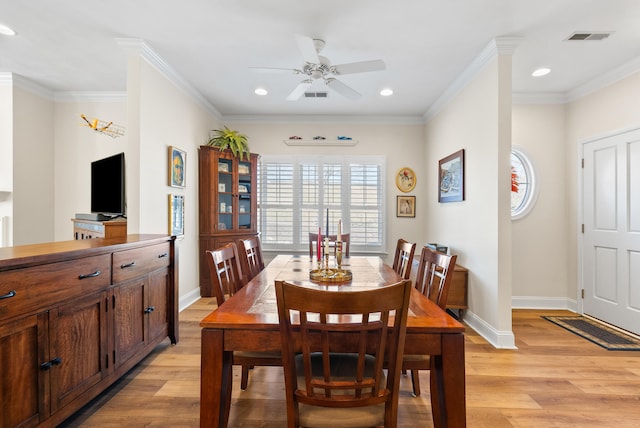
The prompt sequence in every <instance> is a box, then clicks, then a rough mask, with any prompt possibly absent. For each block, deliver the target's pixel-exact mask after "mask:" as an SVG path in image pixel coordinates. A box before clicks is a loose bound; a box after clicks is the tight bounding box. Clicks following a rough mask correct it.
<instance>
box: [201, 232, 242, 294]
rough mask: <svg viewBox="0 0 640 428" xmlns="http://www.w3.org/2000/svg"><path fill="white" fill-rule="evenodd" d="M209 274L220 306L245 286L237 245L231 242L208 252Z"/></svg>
mask: <svg viewBox="0 0 640 428" xmlns="http://www.w3.org/2000/svg"><path fill="white" fill-rule="evenodd" d="M207 262H208V264H209V273H210V274H211V281H212V282H213V292H214V294H215V296H216V301H217V303H218V306H220V305H222V304H223V303H224V302H225V300H226V295H227V294H228V295H229V296H233V295H234V294H235V293H236V292H238V290H240V289H241V288H242V287H243V286H244V280H243V277H242V268H241V267H240V258H239V257H238V249H237V247H236V244H235V243H233V242H230V243H228V244H226V245H224V246H222V247H220V248H218V249H216V250H212V251H207Z"/></svg>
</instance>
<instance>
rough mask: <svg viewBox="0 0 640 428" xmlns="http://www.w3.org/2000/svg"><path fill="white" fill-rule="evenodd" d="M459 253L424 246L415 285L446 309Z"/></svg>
mask: <svg viewBox="0 0 640 428" xmlns="http://www.w3.org/2000/svg"><path fill="white" fill-rule="evenodd" d="M457 258H458V256H457V255H448V254H444V253H441V252H439V251H435V250H433V249H431V248H429V247H426V246H425V247H422V252H421V253H420V262H419V263H418V273H417V275H416V283H415V287H416V288H417V289H418V290H419V291H420V292H421V293H422V294H424V295H425V296H427V297H428V298H429V300H431V301H433V302H434V303H435V304H437V305H438V306H439V307H440V308H442V309H446V307H447V300H448V298H449V289H450V288H451V282H452V280H453V271H454V269H455V267H456V260H457Z"/></svg>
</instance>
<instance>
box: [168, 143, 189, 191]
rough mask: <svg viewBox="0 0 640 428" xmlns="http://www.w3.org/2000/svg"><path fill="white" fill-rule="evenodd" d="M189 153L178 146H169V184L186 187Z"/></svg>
mask: <svg viewBox="0 0 640 428" xmlns="http://www.w3.org/2000/svg"><path fill="white" fill-rule="evenodd" d="M186 168H187V153H186V152H185V151H183V150H180V149H178V148H177V147H173V146H170V147H169V186H171V187H185V173H186Z"/></svg>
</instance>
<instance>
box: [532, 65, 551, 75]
mask: <svg viewBox="0 0 640 428" xmlns="http://www.w3.org/2000/svg"><path fill="white" fill-rule="evenodd" d="M549 73H551V69H550V68H546V67H542V68H538V69H537V70H534V71H533V73H531V75H532V76H533V77H540V76H546V75H547V74H549Z"/></svg>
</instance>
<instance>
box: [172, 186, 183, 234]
mask: <svg viewBox="0 0 640 428" xmlns="http://www.w3.org/2000/svg"><path fill="white" fill-rule="evenodd" d="M169 235H172V236H182V235H184V196H183V195H172V194H170V195H169Z"/></svg>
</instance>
